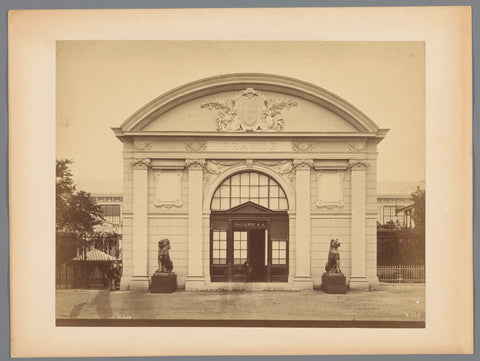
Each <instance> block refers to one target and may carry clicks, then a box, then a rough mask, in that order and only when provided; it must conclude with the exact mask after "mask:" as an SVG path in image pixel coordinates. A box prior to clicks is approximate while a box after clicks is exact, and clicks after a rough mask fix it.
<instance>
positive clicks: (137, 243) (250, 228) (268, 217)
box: [55, 41, 428, 328]
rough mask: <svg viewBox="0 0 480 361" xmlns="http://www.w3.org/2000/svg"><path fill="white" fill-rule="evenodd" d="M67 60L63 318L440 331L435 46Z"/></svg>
mask: <svg viewBox="0 0 480 361" xmlns="http://www.w3.org/2000/svg"><path fill="white" fill-rule="evenodd" d="M56 51H57V56H56V109H57V114H56V170H57V174H56V268H55V269H56V280H55V281H56V282H55V285H56V315H55V317H56V324H57V326H80V325H83V326H85V325H91V326H95V325H108V326H125V325H134V326H145V325H150V326H170V325H171V326H249V327H265V326H267V327H390V328H391V327H400V328H419V327H420V328H423V327H425V317H426V313H427V312H428V309H426V307H425V282H426V280H425V191H426V189H425V181H426V179H425V176H426V173H425V43H424V42H415V41H411V42H397V41H389V42H320V41H302V42H296V41H290V42H287V41H285V42H284V41H275V42H273V41H57V43H56ZM193 60H194V62H193V63H192V61H193ZM187 64H190V65H191V66H190V65H187ZM193 64H194V66H193ZM86 145H88V146H86Z"/></svg>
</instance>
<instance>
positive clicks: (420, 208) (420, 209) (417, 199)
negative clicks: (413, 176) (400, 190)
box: [412, 187, 425, 234]
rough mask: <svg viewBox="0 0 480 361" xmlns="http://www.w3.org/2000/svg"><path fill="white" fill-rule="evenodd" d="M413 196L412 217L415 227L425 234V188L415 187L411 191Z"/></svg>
mask: <svg viewBox="0 0 480 361" xmlns="http://www.w3.org/2000/svg"><path fill="white" fill-rule="evenodd" d="M412 198H413V214H412V218H413V221H414V222H415V229H416V230H417V231H418V232H423V233H424V234H425V189H421V188H420V187H417V189H416V190H415V192H413V193H412Z"/></svg>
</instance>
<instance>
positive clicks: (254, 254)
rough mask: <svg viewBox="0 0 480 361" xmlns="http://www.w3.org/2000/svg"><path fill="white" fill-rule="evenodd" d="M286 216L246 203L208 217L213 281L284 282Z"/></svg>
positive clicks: (285, 268) (286, 246)
mask: <svg viewBox="0 0 480 361" xmlns="http://www.w3.org/2000/svg"><path fill="white" fill-rule="evenodd" d="M288 266H289V260H288V214H287V212H286V211H272V210H270V209H268V208H265V207H262V206H260V205H258V204H256V203H253V202H246V203H244V204H241V205H239V206H236V207H234V208H231V209H229V210H227V211H212V213H211V217H210V277H211V281H212V282H287V281H288Z"/></svg>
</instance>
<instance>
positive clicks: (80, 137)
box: [56, 41, 425, 191]
mask: <svg viewBox="0 0 480 361" xmlns="http://www.w3.org/2000/svg"><path fill="white" fill-rule="evenodd" d="M240 72H258V73H269V74H277V75H283V76H289V77H293V78H297V79H300V80H303V81H307V82H310V83H313V84H315V85H317V86H320V87H322V88H325V89H326V90H328V91H330V92H333V93H335V94H337V95H338V96H340V97H342V98H344V99H345V100H347V101H348V102H350V103H352V104H353V105H355V106H356V107H357V108H359V109H360V110H361V111H362V112H364V113H365V114H367V115H368V116H369V117H370V118H371V119H372V120H373V121H374V122H375V123H376V124H377V125H378V126H379V127H380V128H388V129H390V131H389V132H388V134H387V135H386V137H385V139H384V140H383V141H382V142H381V143H380V144H379V146H378V152H379V154H378V164H377V166H378V180H379V181H414V182H416V181H420V180H422V179H424V178H425V48H424V43H423V42H260V41H259V42H218V41H215V42H205V41H198V42H195V41H185V42H180V41H62V42H57V151H56V154H57V158H70V159H73V160H74V164H73V166H72V171H73V173H74V178H75V180H76V182H77V183H79V184H80V185H81V184H98V185H102V184H104V187H105V189H104V190H103V191H121V188H118V189H112V187H113V188H116V186H114V184H115V185H120V184H121V181H122V144H121V142H120V141H119V140H118V139H117V138H116V137H115V136H114V135H113V132H112V130H111V129H110V128H111V127H118V126H119V125H120V124H121V123H123V121H124V120H126V119H127V118H128V117H129V116H130V115H131V114H132V113H134V112H135V111H136V110H138V109H139V108H141V107H142V106H143V105H145V104H146V103H148V102H149V101H151V100H152V99H154V98H156V97H158V96H159V95H161V94H163V93H164V92H167V91H169V90H171V89H173V88H175V87H177V86H180V85H182V84H185V83H189V82H191V81H194V80H198V79H202V78H205V77H209V76H213V75H219V74H227V73H240ZM101 188H102V187H101V186H100V188H97V189H95V190H97V191H98V190H99V189H101ZM85 190H87V191H95V190H90V189H85Z"/></svg>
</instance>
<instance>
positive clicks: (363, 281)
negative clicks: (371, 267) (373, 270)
mask: <svg viewBox="0 0 480 361" xmlns="http://www.w3.org/2000/svg"><path fill="white" fill-rule="evenodd" d="M349 286H350V289H352V290H368V288H369V284H368V279H367V277H366V276H351V277H350V283H349Z"/></svg>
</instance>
